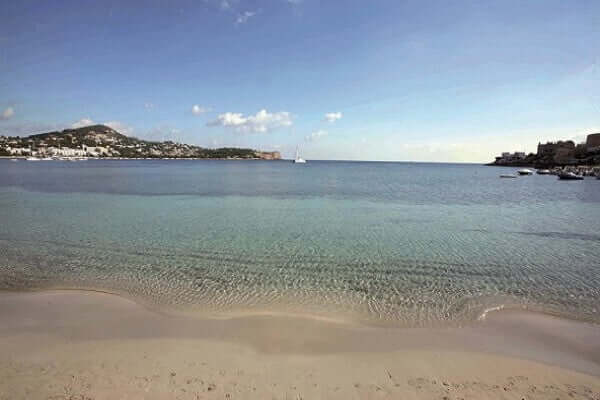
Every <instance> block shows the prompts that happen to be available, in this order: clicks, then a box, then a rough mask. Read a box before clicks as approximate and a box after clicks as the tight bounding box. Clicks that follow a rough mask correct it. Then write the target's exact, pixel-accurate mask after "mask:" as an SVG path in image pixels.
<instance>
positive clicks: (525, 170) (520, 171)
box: [517, 168, 533, 175]
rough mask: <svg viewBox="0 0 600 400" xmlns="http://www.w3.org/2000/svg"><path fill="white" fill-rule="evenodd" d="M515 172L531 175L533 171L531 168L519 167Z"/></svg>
mask: <svg viewBox="0 0 600 400" xmlns="http://www.w3.org/2000/svg"><path fill="white" fill-rule="evenodd" d="M517 173H518V174H519V175H532V174H533V171H532V170H530V169H527V168H524V169H520V170H518V171H517Z"/></svg>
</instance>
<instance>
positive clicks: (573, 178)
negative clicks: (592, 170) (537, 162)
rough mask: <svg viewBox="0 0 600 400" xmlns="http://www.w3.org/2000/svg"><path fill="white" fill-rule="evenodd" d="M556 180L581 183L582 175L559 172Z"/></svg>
mask: <svg viewBox="0 0 600 400" xmlns="http://www.w3.org/2000/svg"><path fill="white" fill-rule="evenodd" d="M558 179H562V180H565V181H581V180H583V175H577V174H576V173H574V172H561V173H560V174H558Z"/></svg>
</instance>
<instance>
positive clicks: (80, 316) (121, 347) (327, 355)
mask: <svg viewBox="0 0 600 400" xmlns="http://www.w3.org/2000/svg"><path fill="white" fill-rule="evenodd" d="M0 320H2V321H3V323H2V324H1V325H0V337H1V338H2V340H1V341H0V360H2V361H0V399H2V400H4V399H9V398H10V399H18V398H27V399H37V398H40V399H42V398H44V399H46V398H61V399H62V398H78V399H79V398H86V399H104V398H106V399H108V398H115V396H117V395H118V396H119V398H140V399H141V398H157V399H158V398H175V397H177V398H182V399H187V398H190V399H196V398H213V397H214V398H281V399H284V398H288V399H297V398H409V399H410V398H438V399H439V398H443V397H444V396H447V397H448V398H461V397H463V398H518V399H521V398H527V399H530V398H540V399H546V398H547V399H555V398H557V397H558V398H565V397H570V398H582V399H583V398H586V399H597V398H599V396H600V326H598V325H594V324H589V323H584V322H577V321H571V320H564V319H560V318H557V317H552V316H548V315H543V314H536V313H533V312H525V311H515V310H508V311H507V310H498V311H494V312H490V313H489V314H487V317H486V318H485V319H484V320H482V321H479V322H478V323H477V324H474V325H473V326H467V327H463V328H381V327H372V326H364V325H360V324H353V323H344V324H340V323H336V322H332V321H326V320H320V319H315V318H311V317H310V316H300V315H293V316H292V315H279V314H278V315H247V316H243V315H239V316H235V317H231V318H227V319H207V318H189V317H185V316H180V315H166V314H160V313H156V312H154V311H151V310H149V309H147V308H145V307H143V306H141V305H139V304H137V303H135V302H133V301H131V300H128V299H125V298H122V297H119V296H117V295H113V294H106V293H101V292H91V291H78V290H67V291H58V290H55V291H44V292H0ZM115 387H118V388H119V389H118V391H117V390H115V389H114V388H115ZM52 396H55V397H52ZM61 396H62V397H61ZM76 396H80V397H76Z"/></svg>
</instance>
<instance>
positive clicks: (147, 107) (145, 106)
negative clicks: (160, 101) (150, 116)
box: [144, 103, 154, 110]
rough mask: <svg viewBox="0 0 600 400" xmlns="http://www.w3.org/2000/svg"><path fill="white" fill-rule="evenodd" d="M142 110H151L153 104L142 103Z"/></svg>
mask: <svg viewBox="0 0 600 400" xmlns="http://www.w3.org/2000/svg"><path fill="white" fill-rule="evenodd" d="M144 108H145V109H146V110H152V109H153V108H154V104H153V103H144Z"/></svg>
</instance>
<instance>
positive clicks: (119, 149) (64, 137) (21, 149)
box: [0, 125, 281, 160]
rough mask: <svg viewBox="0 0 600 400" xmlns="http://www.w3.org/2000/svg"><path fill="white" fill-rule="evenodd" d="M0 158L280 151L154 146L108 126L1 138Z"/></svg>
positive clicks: (238, 155)
mask: <svg viewBox="0 0 600 400" xmlns="http://www.w3.org/2000/svg"><path fill="white" fill-rule="evenodd" d="M0 156H1V157H11V158H27V159H30V160H36V159H67V160H76V159H85V158H117V159H127V158H137V159H139V158H185V159H204V158H211V159H215V158H216V159H262V160H279V159H281V154H280V153H279V152H278V151H272V152H266V151H258V150H253V149H243V148H232V147H225V148H218V149H209V148H204V147H200V146H194V145H189V144H182V143H176V142H173V141H164V142H154V141H147V140H140V139H137V138H134V137H129V136H125V135H123V134H121V133H119V132H117V131H116V130H114V129H112V128H110V127H108V126H105V125H91V126H86V127H82V128H76V129H65V130H63V131H56V132H47V133H41V134H36V135H30V136H27V137H18V136H15V137H10V136H0Z"/></svg>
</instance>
